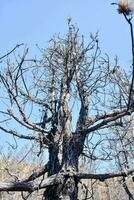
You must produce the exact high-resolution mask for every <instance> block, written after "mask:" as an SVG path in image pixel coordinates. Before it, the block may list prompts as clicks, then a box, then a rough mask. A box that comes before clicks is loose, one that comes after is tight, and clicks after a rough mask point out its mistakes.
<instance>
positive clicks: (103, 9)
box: [0, 0, 131, 65]
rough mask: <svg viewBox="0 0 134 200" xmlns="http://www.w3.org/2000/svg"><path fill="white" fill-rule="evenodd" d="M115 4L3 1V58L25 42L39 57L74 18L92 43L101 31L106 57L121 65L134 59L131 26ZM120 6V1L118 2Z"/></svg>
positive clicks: (74, 0)
mask: <svg viewBox="0 0 134 200" xmlns="http://www.w3.org/2000/svg"><path fill="white" fill-rule="evenodd" d="M111 2H113V1H112V0H19V1H18V0H3V1H1V5H0V26H1V27H0V29H1V37H0V46H1V48H0V56H1V55H2V54H3V53H5V52H7V51H8V50H10V49H11V48H13V47H14V46H15V45H16V44H17V43H21V42H24V43H25V44H27V46H29V47H30V48H31V53H32V54H33V55H36V53H37V50H36V47H35V44H39V45H40V46H41V47H44V46H46V45H47V41H48V40H49V39H50V38H51V37H52V36H53V34H54V33H59V32H61V33H65V32H66V30H67V26H66V19H67V17H68V16H71V17H72V19H73V22H74V23H76V24H77V25H78V27H79V28H80V31H81V33H82V34H84V35H85V37H86V39H87V40H88V37H89V33H91V32H93V33H94V32H96V31H99V35H100V45H101V47H102V52H103V53H108V54H109V55H110V56H111V58H112V57H114V56H115V55H118V56H119V58H120V60H121V63H123V64H126V65H127V64H129V62H130V59H131V51H130V39H129V29H128V25H127V23H126V22H125V20H124V19H123V16H121V15H119V14H118V13H117V12H116V7H115V6H111V5H110V3H111ZM114 2H117V1H114Z"/></svg>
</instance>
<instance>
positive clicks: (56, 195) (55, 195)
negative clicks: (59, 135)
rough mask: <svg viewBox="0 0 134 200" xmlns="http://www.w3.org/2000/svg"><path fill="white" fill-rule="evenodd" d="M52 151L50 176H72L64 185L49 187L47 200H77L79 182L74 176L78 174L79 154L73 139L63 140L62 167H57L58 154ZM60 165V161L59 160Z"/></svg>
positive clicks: (64, 181) (45, 197) (65, 178)
mask: <svg viewBox="0 0 134 200" xmlns="http://www.w3.org/2000/svg"><path fill="white" fill-rule="evenodd" d="M54 149H55V148H54ZM54 149H53V151H50V152H49V153H50V159H51V158H53V160H52V159H51V165H50V168H49V173H50V174H49V175H52V174H56V173H58V172H61V173H66V174H67V173H69V174H71V177H70V176H67V175H66V176H65V177H64V179H63V183H62V184H59V185H56V186H52V187H49V188H48V189H46V191H45V193H44V199H45V200H54V199H55V200H77V194H78V182H77V180H76V178H74V176H73V175H74V174H75V173H76V172H78V157H79V156H78V153H77V148H76V146H75V144H74V142H73V139H69V138H66V137H65V138H64V139H63V151H62V155H61V157H62V162H61V165H57V161H56V160H55V158H56V157H57V159H59V158H58V154H57V152H55V151H54ZM56 154H57V155H56ZM58 163H60V161H59V160H58Z"/></svg>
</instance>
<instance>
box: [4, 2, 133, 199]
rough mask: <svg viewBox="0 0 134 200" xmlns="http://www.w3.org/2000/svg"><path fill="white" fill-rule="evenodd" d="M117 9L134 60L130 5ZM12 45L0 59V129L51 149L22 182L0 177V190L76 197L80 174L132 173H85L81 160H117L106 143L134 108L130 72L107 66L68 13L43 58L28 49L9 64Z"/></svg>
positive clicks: (98, 176) (123, 174) (93, 39)
mask: <svg viewBox="0 0 134 200" xmlns="http://www.w3.org/2000/svg"><path fill="white" fill-rule="evenodd" d="M119 5H120V4H119ZM121 9H122V7H121V6H119V11H120V13H123V15H124V17H125V19H126V20H127V22H128V23H129V25H130V29H131V37H132V58H133V59H132V60H134V53H133V48H134V46H133V31H132V23H131V20H132V18H131V17H130V12H131V10H128V7H127V11H125V10H123V11H121ZM123 9H124V8H123ZM17 47H18V46H17ZM17 47H15V48H14V49H13V50H12V51H11V52H9V53H8V54H7V55H5V56H2V57H1V62H2V63H1V66H3V69H1V73H0V80H1V82H0V84H1V91H2V92H1V94H2V95H1V104H2V106H1V110H0V114H1V122H0V129H1V131H3V132H5V133H8V134H9V135H11V136H14V137H15V138H19V139H24V140H28V141H33V143H34V144H38V149H39V151H38V153H37V155H38V156H39V155H40V154H41V153H42V152H43V151H44V150H45V149H48V154H49V161H48V163H46V164H45V165H44V166H43V167H42V168H39V169H38V170H36V171H34V172H33V173H32V174H31V175H30V176H29V177H26V178H25V179H23V180H17V181H14V182H8V183H5V182H4V183H0V191H21V192H25V191H26V192H29V193H32V192H34V191H37V190H41V189H44V194H43V199H45V200H53V199H55V200H58V199H66V200H76V199H78V183H79V181H80V180H81V179H95V180H100V181H104V180H105V179H109V178H112V177H127V176H128V175H132V174H133V172H134V169H133V168H131V169H129V170H128V171H127V172H126V171H123V170H122V171H115V172H113V171H111V173H103V174H100V173H99V174H97V173H83V172H80V169H79V162H80V158H81V156H85V157H87V158H89V159H90V161H91V160H93V161H95V160H99V162H101V161H102V162H104V161H106V162H107V160H113V162H114V159H113V156H112V149H110V148H109V149H108V148H107V147H108V144H109V143H108V141H109V139H110V138H109V136H110V134H109V133H111V132H110V130H111V128H112V127H114V128H113V129H112V132H113V134H114V131H115V128H118V129H119V128H124V126H125V125H126V124H125V123H124V121H125V120H126V118H127V117H129V116H130V115H131V114H132V113H133V112H134V106H133V101H134V99H133V80H134V77H133V76H134V72H133V70H132V72H131V73H127V72H125V71H124V70H123V69H122V68H121V67H120V66H119V64H118V59H117V58H115V62H114V64H111V63H110V61H109V57H108V55H105V56H103V57H102V54H101V50H100V48H99V40H98V35H97V34H95V35H90V41H89V43H88V44H86V42H85V41H84V37H83V36H81V35H80V33H79V29H78V28H77V27H76V26H74V25H73V24H72V22H71V19H68V33H67V35H66V36H64V37H61V36H60V35H57V36H55V37H53V38H52V39H51V40H50V44H49V47H48V48H47V49H45V50H44V49H40V51H41V54H42V57H41V59H38V60H37V59H30V58H29V57H28V48H25V49H24V52H23V53H22V52H21V51H20V55H18V56H16V55H15V62H12V59H11V54H12V52H14V53H15V50H16V48H17ZM5 58H6V59H5ZM5 64H6V67H5ZM131 67H132V68H134V62H133V61H132V66H131ZM1 68H2V67H1ZM41 109H42V112H43V116H42V117H41V113H40V110H41ZM103 166H104V165H103ZM101 171H102V170H101ZM46 173H47V178H45V177H46V176H45V174H46Z"/></svg>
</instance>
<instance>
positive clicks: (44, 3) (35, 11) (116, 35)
mask: <svg viewBox="0 0 134 200" xmlns="http://www.w3.org/2000/svg"><path fill="white" fill-rule="evenodd" d="M111 2H112V0H2V1H0V56H2V55H3V54H4V53H6V52H7V51H8V50H10V49H12V48H13V47H14V46H15V45H16V44H18V43H22V42H23V43H25V44H27V46H29V47H30V49H31V54H33V55H36V53H37V49H36V47H35V45H36V44H39V46H41V47H44V46H46V45H47V41H48V40H49V39H50V38H51V37H52V36H53V34H54V33H59V32H61V33H62V34H64V33H65V32H66V30H67V26H66V21H67V17H68V16H70V17H72V19H73V22H74V23H76V24H77V25H78V27H79V28H80V32H81V33H82V34H84V35H85V37H86V39H87V40H88V38H89V34H90V33H91V32H93V33H94V32H96V31H99V35H100V45H101V47H102V52H103V53H108V54H109V55H110V57H111V59H112V58H113V57H114V56H115V55H118V56H119V58H120V62H121V63H122V64H123V65H124V66H123V67H127V66H129V65H130V59H131V51H130V37H129V29H128V25H127V23H126V21H125V20H124V18H123V16H121V15H119V14H118V13H117V11H116V7H115V6H111V5H110V3H111ZM7 138H8V137H7ZM5 139H6V138H5ZM0 141H1V139H0ZM2 141H3V139H2Z"/></svg>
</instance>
